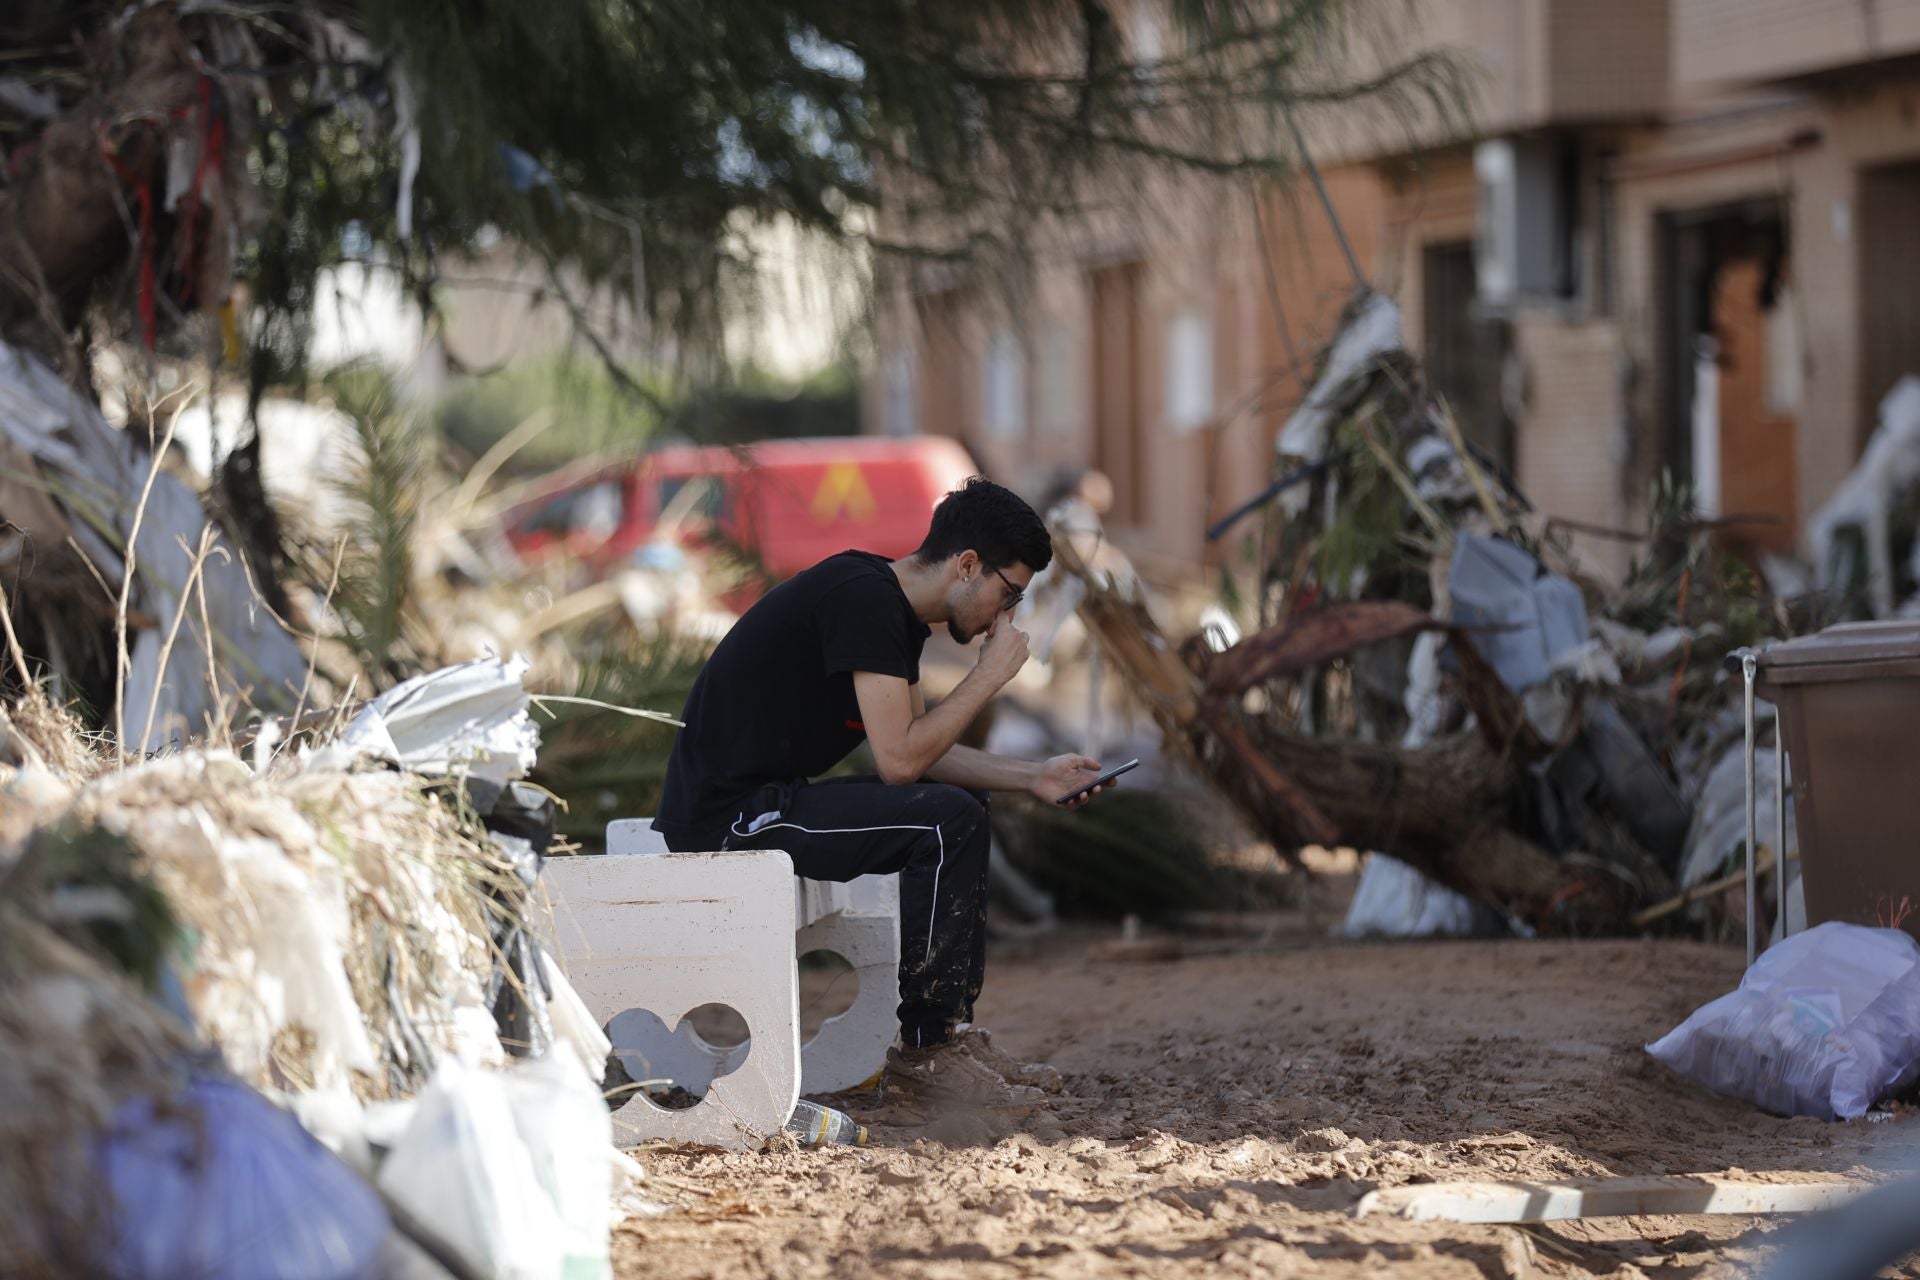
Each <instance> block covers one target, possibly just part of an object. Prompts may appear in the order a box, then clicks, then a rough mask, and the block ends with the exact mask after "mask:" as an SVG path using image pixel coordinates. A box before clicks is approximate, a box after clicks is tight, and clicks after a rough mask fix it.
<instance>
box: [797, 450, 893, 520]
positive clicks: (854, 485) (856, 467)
mask: <svg viewBox="0 0 1920 1280" xmlns="http://www.w3.org/2000/svg"><path fill="white" fill-rule="evenodd" d="M812 510H813V518H814V520H815V521H817V522H818V523H820V524H827V523H830V522H831V521H834V520H837V519H840V518H841V517H842V516H844V517H846V518H847V519H849V520H853V521H855V522H861V521H866V520H871V519H873V518H874V516H875V515H877V514H879V510H880V506H879V504H878V503H876V502H875V501H874V500H873V490H872V489H870V488H868V487H867V475H866V472H864V471H862V470H861V469H860V464H859V463H857V462H834V463H830V464H828V466H827V473H826V474H825V475H823V476H821V477H820V487H819V488H818V489H815V490H814V491H813V508H812Z"/></svg>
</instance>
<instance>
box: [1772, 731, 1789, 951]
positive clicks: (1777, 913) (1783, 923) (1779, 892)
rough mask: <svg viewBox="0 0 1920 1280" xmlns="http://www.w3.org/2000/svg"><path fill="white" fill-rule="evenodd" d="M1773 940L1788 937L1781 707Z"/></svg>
mask: <svg viewBox="0 0 1920 1280" xmlns="http://www.w3.org/2000/svg"><path fill="white" fill-rule="evenodd" d="M1773 769H1774V773H1773V865H1774V867H1775V868H1776V869H1777V871H1776V874H1775V876H1774V886H1773V891H1774V897H1775V899H1776V901H1775V902H1774V908H1773V940H1774V941H1775V942H1778V941H1780V940H1781V939H1782V938H1784V937H1786V936H1787V740H1786V735H1784V734H1783V733H1781V732H1780V708H1779V707H1778V706H1777V705H1776V706H1775V707H1774V711H1773Z"/></svg>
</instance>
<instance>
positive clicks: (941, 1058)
mask: <svg viewBox="0 0 1920 1280" xmlns="http://www.w3.org/2000/svg"><path fill="white" fill-rule="evenodd" d="M976 1047H977V1041H975V1040H972V1039H968V1038H964V1037H958V1036H956V1037H955V1038H954V1039H952V1040H949V1041H947V1043H945V1044H937V1045H933V1046H931V1047H930V1048H926V1049H903V1048H893V1049H889V1050H887V1069H886V1071H885V1072H884V1073H883V1075H882V1076H881V1086H882V1088H883V1089H885V1091H886V1095H887V1097H888V1098H889V1099H892V1098H896V1097H897V1098H899V1099H900V1100H901V1101H903V1102H909V1103H914V1102H917V1103H934V1104H954V1105H958V1106H963V1107H971V1108H977V1109H979V1110H982V1111H1022V1112H1025V1111H1030V1110H1032V1109H1033V1108H1035V1107H1038V1106H1040V1105H1041V1104H1042V1103H1044V1102H1045V1101H1046V1100H1047V1095H1046V1094H1045V1093H1044V1092H1042V1091H1041V1090H1039V1089H1037V1088H1035V1087H1034V1086H1033V1085H1030V1084H1022V1083H1020V1082H1019V1081H1015V1080H1009V1079H1007V1077H1005V1076H1003V1075H1001V1074H1000V1073H999V1072H998V1071H996V1070H995V1069H994V1068H993V1066H992V1065H991V1064H990V1063H988V1062H985V1061H983V1060H982V1059H981V1058H980V1057H979V1056H978V1054H977V1052H976Z"/></svg>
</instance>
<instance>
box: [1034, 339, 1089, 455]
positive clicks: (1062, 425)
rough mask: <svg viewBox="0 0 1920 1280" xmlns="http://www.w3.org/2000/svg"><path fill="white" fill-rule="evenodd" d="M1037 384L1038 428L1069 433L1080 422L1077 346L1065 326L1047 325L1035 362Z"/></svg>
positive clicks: (1078, 346)
mask: <svg viewBox="0 0 1920 1280" xmlns="http://www.w3.org/2000/svg"><path fill="white" fill-rule="evenodd" d="M1034 365H1035V368H1034V374H1035V377H1036V378H1038V380H1039V383H1040V406H1039V413H1040V424H1039V425H1040V428H1041V430H1043V431H1071V430H1073V429H1074V427H1076V426H1078V425H1079V421H1080V380H1081V372H1082V371H1081V367H1080V344H1079V342H1078V341H1076V335H1075V334H1074V332H1073V330H1072V329H1071V328H1070V327H1068V326H1067V325H1064V324H1052V325H1048V326H1047V328H1046V330H1045V332H1043V333H1042V334H1041V335H1040V350H1039V352H1038V353H1037V355H1036V357H1035V360H1034Z"/></svg>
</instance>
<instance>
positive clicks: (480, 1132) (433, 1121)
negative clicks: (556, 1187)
mask: <svg viewBox="0 0 1920 1280" xmlns="http://www.w3.org/2000/svg"><path fill="white" fill-rule="evenodd" d="M379 1183H380V1188H381V1190H383V1191H385V1192H386V1193H387V1194H388V1195H389V1196H391V1197H393V1200H394V1202H395V1203H396V1204H399V1205H401V1206H402V1207H404V1208H405V1209H407V1210H408V1211H409V1212H410V1213H411V1214H412V1215H413V1217H414V1218H415V1219H416V1220H418V1221H419V1222H420V1223H421V1225H422V1226H424V1227H426V1228H427V1229H428V1230H430V1231H432V1232H433V1233H434V1235H436V1236H437V1237H439V1238H440V1239H441V1240H442V1241H444V1242H446V1244H447V1245H448V1246H449V1247H451V1248H453V1249H455V1250H457V1251H458V1252H459V1253H460V1255H461V1257H462V1258H464V1259H465V1260H466V1261H467V1263H468V1264H469V1265H471V1266H472V1267H473V1268H474V1269H475V1270H477V1271H478V1272H479V1273H480V1274H481V1275H484V1276H488V1277H490V1278H491V1280H561V1274H562V1273H561V1269H560V1260H561V1252H560V1247H559V1242H560V1237H561V1234H562V1230H563V1228H562V1225H561V1222H560V1216H559V1214H558V1213H557V1212H556V1211H555V1209H554V1206H553V1198H552V1196H551V1195H550V1194H548V1192H547V1190H546V1189H545V1188H544V1187H542V1186H541V1185H540V1180H539V1177H538V1175H537V1174H536V1172H535V1165H534V1159H533V1155H532V1153H531V1152H529V1151H528V1150H527V1144H526V1142H525V1141H524V1140H523V1139H522V1138H521V1136H520V1130H519V1127H518V1126H517V1125H516V1124H515V1122H514V1114H513V1107H512V1104H511V1103H510V1101H509V1099H508V1089H507V1081H506V1077H505V1075H503V1074H502V1073H500V1072H495V1071H484V1070H480V1069H478V1068H475V1067H469V1066H467V1065H465V1064H464V1063H462V1062H460V1061H459V1060H458V1059H457V1058H453V1057H451V1056H449V1057H447V1058H445V1059H443V1060H442V1061H441V1063H440V1066H439V1067H438V1068H437V1069H436V1070H435V1071H434V1073H433V1079H432V1080H431V1081H429V1082H428V1084H427V1087H426V1089H424V1090H423V1091H422V1092H421V1094H420V1096H419V1098H418V1099H417V1104H416V1106H415V1108H414V1114H413V1120H412V1122H411V1123H410V1124H408V1126H407V1131H406V1132H405V1133H404V1134H403V1135H401V1138H400V1141H399V1144H398V1145H396V1146H395V1147H394V1149H393V1151H392V1153H391V1154H389V1155H388V1156H387V1159H386V1162H385V1163H384V1164H382V1165H381V1166H380V1177H379ZM392 1274H393V1275H394V1276H396V1277H405V1278H406V1280H414V1278H415V1277H418V1280H427V1277H433V1278H434V1280H440V1270H439V1268H438V1267H436V1266H434V1265H433V1264H432V1263H430V1262H428V1261H426V1260H425V1258H424V1257H422V1256H420V1255H418V1254H413V1253H408V1254H406V1255H404V1256H403V1257H399V1258H395V1259H394V1260H393V1267H392Z"/></svg>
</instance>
